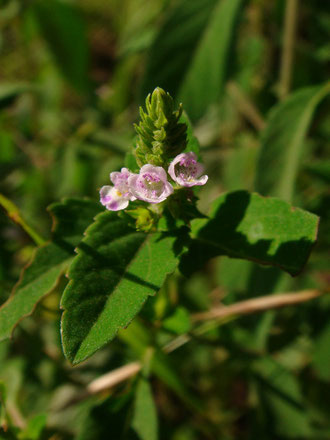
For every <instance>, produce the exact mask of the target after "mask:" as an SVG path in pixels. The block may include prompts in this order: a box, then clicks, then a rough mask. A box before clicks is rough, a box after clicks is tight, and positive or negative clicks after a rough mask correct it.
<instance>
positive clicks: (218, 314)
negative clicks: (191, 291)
mask: <svg viewBox="0 0 330 440" xmlns="http://www.w3.org/2000/svg"><path fill="white" fill-rule="evenodd" d="M321 294H322V292H321V291H319V290H316V289H309V290H302V291H301V292H297V293H282V294H274V295H267V296H261V297H259V298H253V299H248V300H246V301H241V302H239V303H236V304H231V305H229V306H221V307H215V308H213V309H212V310H210V311H208V312H204V313H195V314H194V315H193V316H192V319H193V320H194V321H208V320H210V319H220V318H221V319H223V318H227V317H229V316H235V315H249V314H251V313H257V312H262V311H264V310H269V309H278V308H280V307H286V306H290V305H294V304H299V303H301V302H305V301H309V300H310V299H314V298H317V297H318V296H320V295H321Z"/></svg>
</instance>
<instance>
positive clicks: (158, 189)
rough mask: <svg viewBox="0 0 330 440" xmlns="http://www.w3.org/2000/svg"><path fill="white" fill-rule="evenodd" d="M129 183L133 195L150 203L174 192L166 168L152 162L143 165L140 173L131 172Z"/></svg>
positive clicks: (159, 200) (160, 200)
mask: <svg viewBox="0 0 330 440" xmlns="http://www.w3.org/2000/svg"><path fill="white" fill-rule="evenodd" d="M128 184H129V187H130V191H131V193H132V194H133V196H135V197H136V198H137V199H139V200H143V201H145V202H148V203H160V202H162V201H163V200H165V199H166V198H167V197H168V196H169V195H171V194H172V193H173V187H172V185H171V184H170V183H169V182H168V181H167V175H166V171H165V170H164V168H162V167H156V166H154V165H150V164H146V165H143V167H142V168H141V169H140V173H139V174H131V176H130V177H129V178H128Z"/></svg>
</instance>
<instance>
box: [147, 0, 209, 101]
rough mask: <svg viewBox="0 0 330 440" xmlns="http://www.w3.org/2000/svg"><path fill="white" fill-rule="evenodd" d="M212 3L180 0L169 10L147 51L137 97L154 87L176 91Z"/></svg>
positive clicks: (174, 94) (172, 92) (207, 18)
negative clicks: (139, 93) (144, 68)
mask: <svg viewBox="0 0 330 440" xmlns="http://www.w3.org/2000/svg"><path fill="white" fill-rule="evenodd" d="M216 4H217V0H200V1H199V2H198V3H197V2H192V1H190V0H183V1H181V2H179V3H178V5H177V6H176V7H175V8H174V9H172V10H170V11H169V13H168V14H167V16H166V18H165V21H164V23H163V24H162V26H161V27H160V30H159V32H158V34H157V36H156V38H155V41H154V43H153V45H152V46H151V48H150V51H149V56H148V61H147V65H146V71H145V74H144V77H143V82H142V86H141V100H144V99H145V97H146V96H147V95H148V93H150V92H152V91H153V90H154V89H155V88H156V87H161V88H163V89H164V90H166V91H167V92H169V93H170V94H171V95H172V96H176V95H177V91H178V88H179V86H180V84H181V83H182V81H183V78H184V75H185V73H186V71H187V69H188V68H189V65H190V62H191V59H192V57H193V54H194V51H195V50H196V47H197V46H198V42H199V39H200V38H201V35H202V33H203V31H204V29H205V27H206V26H207V23H208V20H209V19H210V16H211V13H212V11H213V9H214V8H215V6H216ZM169 60H171V62H169Z"/></svg>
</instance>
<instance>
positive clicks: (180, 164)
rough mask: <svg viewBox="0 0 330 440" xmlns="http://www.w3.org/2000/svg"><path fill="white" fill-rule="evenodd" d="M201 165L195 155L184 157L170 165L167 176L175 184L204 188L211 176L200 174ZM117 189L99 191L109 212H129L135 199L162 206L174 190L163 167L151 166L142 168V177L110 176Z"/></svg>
mask: <svg viewBox="0 0 330 440" xmlns="http://www.w3.org/2000/svg"><path fill="white" fill-rule="evenodd" d="M203 171H204V167H203V165H202V164H200V163H198V162H197V157H196V155H195V153H192V152H190V153H181V154H179V155H178V156H176V158H175V159H174V160H173V161H172V162H171V163H170V166H169V167H168V174H169V175H170V176H171V178H172V179H173V181H174V182H176V183H177V184H179V185H181V186H184V187H192V186H195V185H205V183H206V182H207V180H208V176H207V175H204V176H201V174H202V173H203ZM110 180H111V181H112V183H113V184H114V186H110V185H106V186H103V187H102V188H101V190H100V201H101V203H102V205H104V206H105V207H106V208H107V209H108V210H110V211H119V210H121V209H125V208H127V206H128V204H129V202H130V201H134V200H136V199H138V200H142V201H144V202H147V203H160V202H163V201H164V200H165V199H167V197H168V196H170V195H171V194H172V193H173V191H174V188H173V186H172V185H171V183H169V182H168V181H167V174H166V171H165V170H164V168H163V167H159V166H154V165H151V164H146V165H143V167H142V168H141V169H140V173H139V174H134V173H131V172H130V171H129V170H128V169H127V168H122V169H121V171H120V172H118V171H116V172H113V173H111V174H110Z"/></svg>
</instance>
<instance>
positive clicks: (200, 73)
mask: <svg viewBox="0 0 330 440" xmlns="http://www.w3.org/2000/svg"><path fill="white" fill-rule="evenodd" d="M242 4H243V0H221V1H219V2H218V3H217V6H216V7H215V8H214V10H213V11H212V14H211V16H210V20H209V23H208V26H207V27H206V29H205V31H204V34H203V35H202V37H201V39H200V41H199V44H198V46H197V50H196V53H195V54H194V56H193V58H192V61H191V64H190V66H189V69H188V70H187V72H186V75H185V78H184V80H183V82H182V85H181V88H180V90H179V100H180V102H182V103H183V106H184V108H185V109H186V111H187V113H188V115H189V116H190V118H191V119H192V120H193V121H196V120H197V119H199V118H200V117H201V116H203V114H204V113H205V112H206V110H207V109H208V108H209V106H210V105H211V104H213V103H216V102H217V101H218V99H219V97H220V95H221V93H222V91H223V88H224V84H225V80H226V74H227V71H228V64H229V62H228V60H229V55H230V48H231V46H232V40H233V36H234V35H235V24H236V22H237V19H238V15H239V12H240V10H241V7H242ZM231 58H232V54H231Z"/></svg>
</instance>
